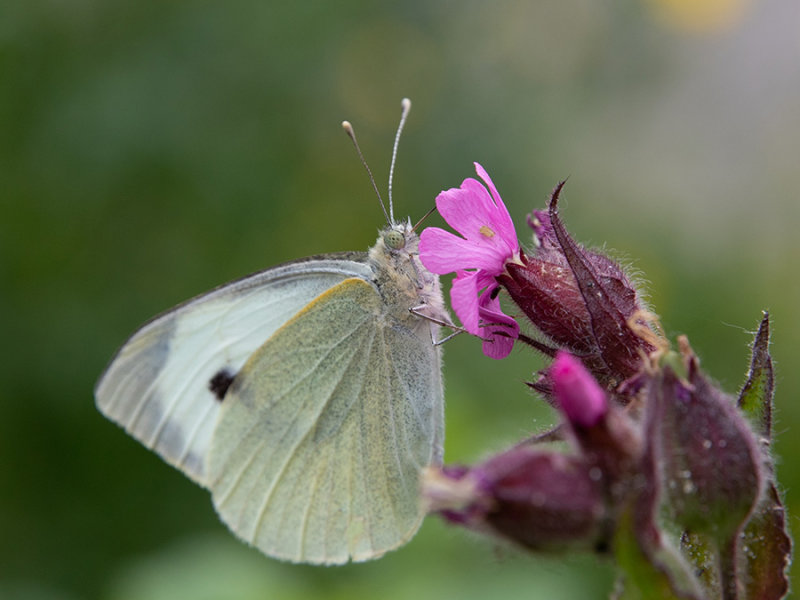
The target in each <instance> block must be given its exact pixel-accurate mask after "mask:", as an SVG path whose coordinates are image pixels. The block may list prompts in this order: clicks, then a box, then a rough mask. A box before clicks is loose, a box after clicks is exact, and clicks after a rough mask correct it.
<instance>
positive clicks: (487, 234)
mask: <svg viewBox="0 0 800 600" xmlns="http://www.w3.org/2000/svg"><path fill="white" fill-rule="evenodd" d="M478 231H480V232H481V235H482V236H484V237H487V238H493V237H494V231H492V230H491V229H489V227H487V226H486V225H481V228H480V229H479V230H478Z"/></svg>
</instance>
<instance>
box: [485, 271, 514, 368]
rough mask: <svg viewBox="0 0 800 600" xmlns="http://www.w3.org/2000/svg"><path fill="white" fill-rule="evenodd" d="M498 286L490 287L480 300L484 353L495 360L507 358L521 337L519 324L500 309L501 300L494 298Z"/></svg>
mask: <svg viewBox="0 0 800 600" xmlns="http://www.w3.org/2000/svg"><path fill="white" fill-rule="evenodd" d="M496 289H497V285H496V284H495V285H494V286H490V287H489V289H487V290H486V291H485V292H484V293H483V294H482V295H481V296H480V298H479V300H478V316H479V318H480V321H481V333H482V335H483V337H484V338H485V339H487V340H488V341H485V342H484V343H483V353H484V354H485V355H486V356H488V357H490V358H495V359H501V358H505V357H506V356H508V355H509V353H510V352H511V350H512V348H513V347H514V340H516V339H517V337H519V324H518V323H517V322H516V320H514V318H513V317H511V316H509V315H507V314H505V313H504V312H503V311H502V309H501V308H500V299H499V298H497V297H493V295H494V291H495V290H496Z"/></svg>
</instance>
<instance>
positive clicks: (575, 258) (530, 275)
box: [497, 182, 655, 393]
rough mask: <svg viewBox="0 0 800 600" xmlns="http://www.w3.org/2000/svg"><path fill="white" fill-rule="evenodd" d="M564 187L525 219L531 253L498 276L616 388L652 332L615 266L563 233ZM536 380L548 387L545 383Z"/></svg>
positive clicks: (543, 327) (558, 339)
mask: <svg viewBox="0 0 800 600" xmlns="http://www.w3.org/2000/svg"><path fill="white" fill-rule="evenodd" d="M562 186H563V182H562V183H560V184H559V185H558V186H557V187H556V188H555V190H553V194H552V196H551V200H550V206H549V209H548V211H547V212H543V211H535V212H534V213H533V216H532V218H529V224H530V225H531V227H533V229H534V234H535V240H536V242H537V249H536V253H535V255H534V256H527V255H523V256H521V261H520V263H521V264H520V263H507V264H506V272H505V273H504V274H502V275H500V276H498V277H497V281H498V282H499V283H500V284H501V285H502V286H503V287H504V288H505V289H506V290H507V291H508V293H509V295H510V296H511V298H512V300H513V301H514V302H515V303H516V304H517V306H519V308H520V309H521V310H522V312H523V313H524V314H525V315H526V316H527V317H528V319H530V321H531V322H532V323H533V324H534V325H535V326H536V327H537V329H539V330H540V331H541V332H542V333H543V334H544V335H546V336H547V337H548V338H549V339H550V340H552V342H553V343H554V344H555V345H557V346H558V347H560V348H563V349H566V350H569V351H570V352H572V353H573V354H575V355H576V356H578V357H580V358H581V360H582V361H583V364H584V365H585V366H586V367H587V368H588V369H589V371H590V372H591V373H592V374H593V375H594V376H595V378H597V380H598V381H599V382H600V384H601V385H602V386H603V387H605V388H606V389H614V388H616V387H617V386H618V385H619V384H620V383H622V382H623V381H624V380H626V379H628V378H629V377H631V376H633V375H635V374H636V373H637V372H638V371H639V369H640V368H641V366H642V353H644V354H649V353H650V352H652V351H653V350H654V349H655V347H654V345H653V344H652V343H651V342H652V340H653V338H654V337H655V336H654V334H653V333H652V332H651V331H650V330H649V329H648V327H647V323H646V320H645V318H644V317H638V316H637V315H639V314H642V315H644V312H643V309H644V305H643V303H642V301H641V299H640V298H639V296H638V294H637V292H636V289H635V288H634V287H633V285H632V284H631V282H630V280H629V279H628V278H627V277H626V276H625V274H624V273H623V271H622V269H621V268H620V266H619V265H618V264H617V263H615V262H614V261H612V260H611V259H609V258H608V257H606V256H603V255H602V254H598V253H595V252H589V251H588V250H586V249H584V248H582V247H581V246H580V245H578V244H577V243H576V242H575V241H574V240H573V239H572V238H571V237H570V236H569V234H568V233H567V231H566V229H565V228H564V225H563V223H562V222H561V219H560V218H559V216H558V210H557V206H558V196H559V193H560V192H561V188H562ZM631 320H633V321H634V322H635V324H636V326H637V330H636V331H634V329H632V328H631ZM643 332H645V333H644V337H643ZM645 338H647V339H645ZM538 383H540V387H541V390H540V391H543V392H545V393H547V391H548V388H549V382H547V381H546V380H545V381H542V382H538ZM537 389H539V388H538V387H537Z"/></svg>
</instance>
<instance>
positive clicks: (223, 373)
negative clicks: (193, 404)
mask: <svg viewBox="0 0 800 600" xmlns="http://www.w3.org/2000/svg"><path fill="white" fill-rule="evenodd" d="M233 377H234V373H231V372H230V370H228V369H227V368H225V369H220V370H219V371H217V374H216V375H214V376H213V377H212V378H211V379H210V380H209V382H208V389H209V390H211V393H213V394H214V395H215V396H216V397H217V400H219V401H220V402H222V400H223V398H225V394H226V393H227V392H228V388H229V387H231V383H233Z"/></svg>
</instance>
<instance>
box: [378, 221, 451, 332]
mask: <svg viewBox="0 0 800 600" xmlns="http://www.w3.org/2000/svg"><path fill="white" fill-rule="evenodd" d="M418 246H419V236H418V235H417V234H416V233H414V232H413V231H412V229H411V224H410V223H402V224H397V225H393V226H391V227H387V228H386V229H384V230H383V231H381V233H380V235H379V236H378V241H377V242H376V243H375V245H374V246H373V247H372V248H370V251H369V263H370V267H371V268H372V270H373V272H374V273H375V284H376V285H377V287H378V290H379V291H380V293H381V295H382V296H383V299H384V302H385V303H386V313H387V314H390V315H392V317H394V318H396V319H398V320H401V321H409V322H413V321H422V319H420V317H419V315H417V314H413V313H411V312H410V309H412V308H413V309H415V310H416V311H417V312H420V313H422V314H424V315H426V316H428V317H431V318H433V319H436V320H438V321H442V322H445V323H447V322H450V317H449V315H448V314H447V311H446V310H445V308H444V302H443V300H442V292H441V288H440V285H439V276H438V275H436V274H434V273H431V272H430V271H428V269H426V268H425V267H424V265H423V264H422V263H421V262H420V260H419V251H418Z"/></svg>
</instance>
